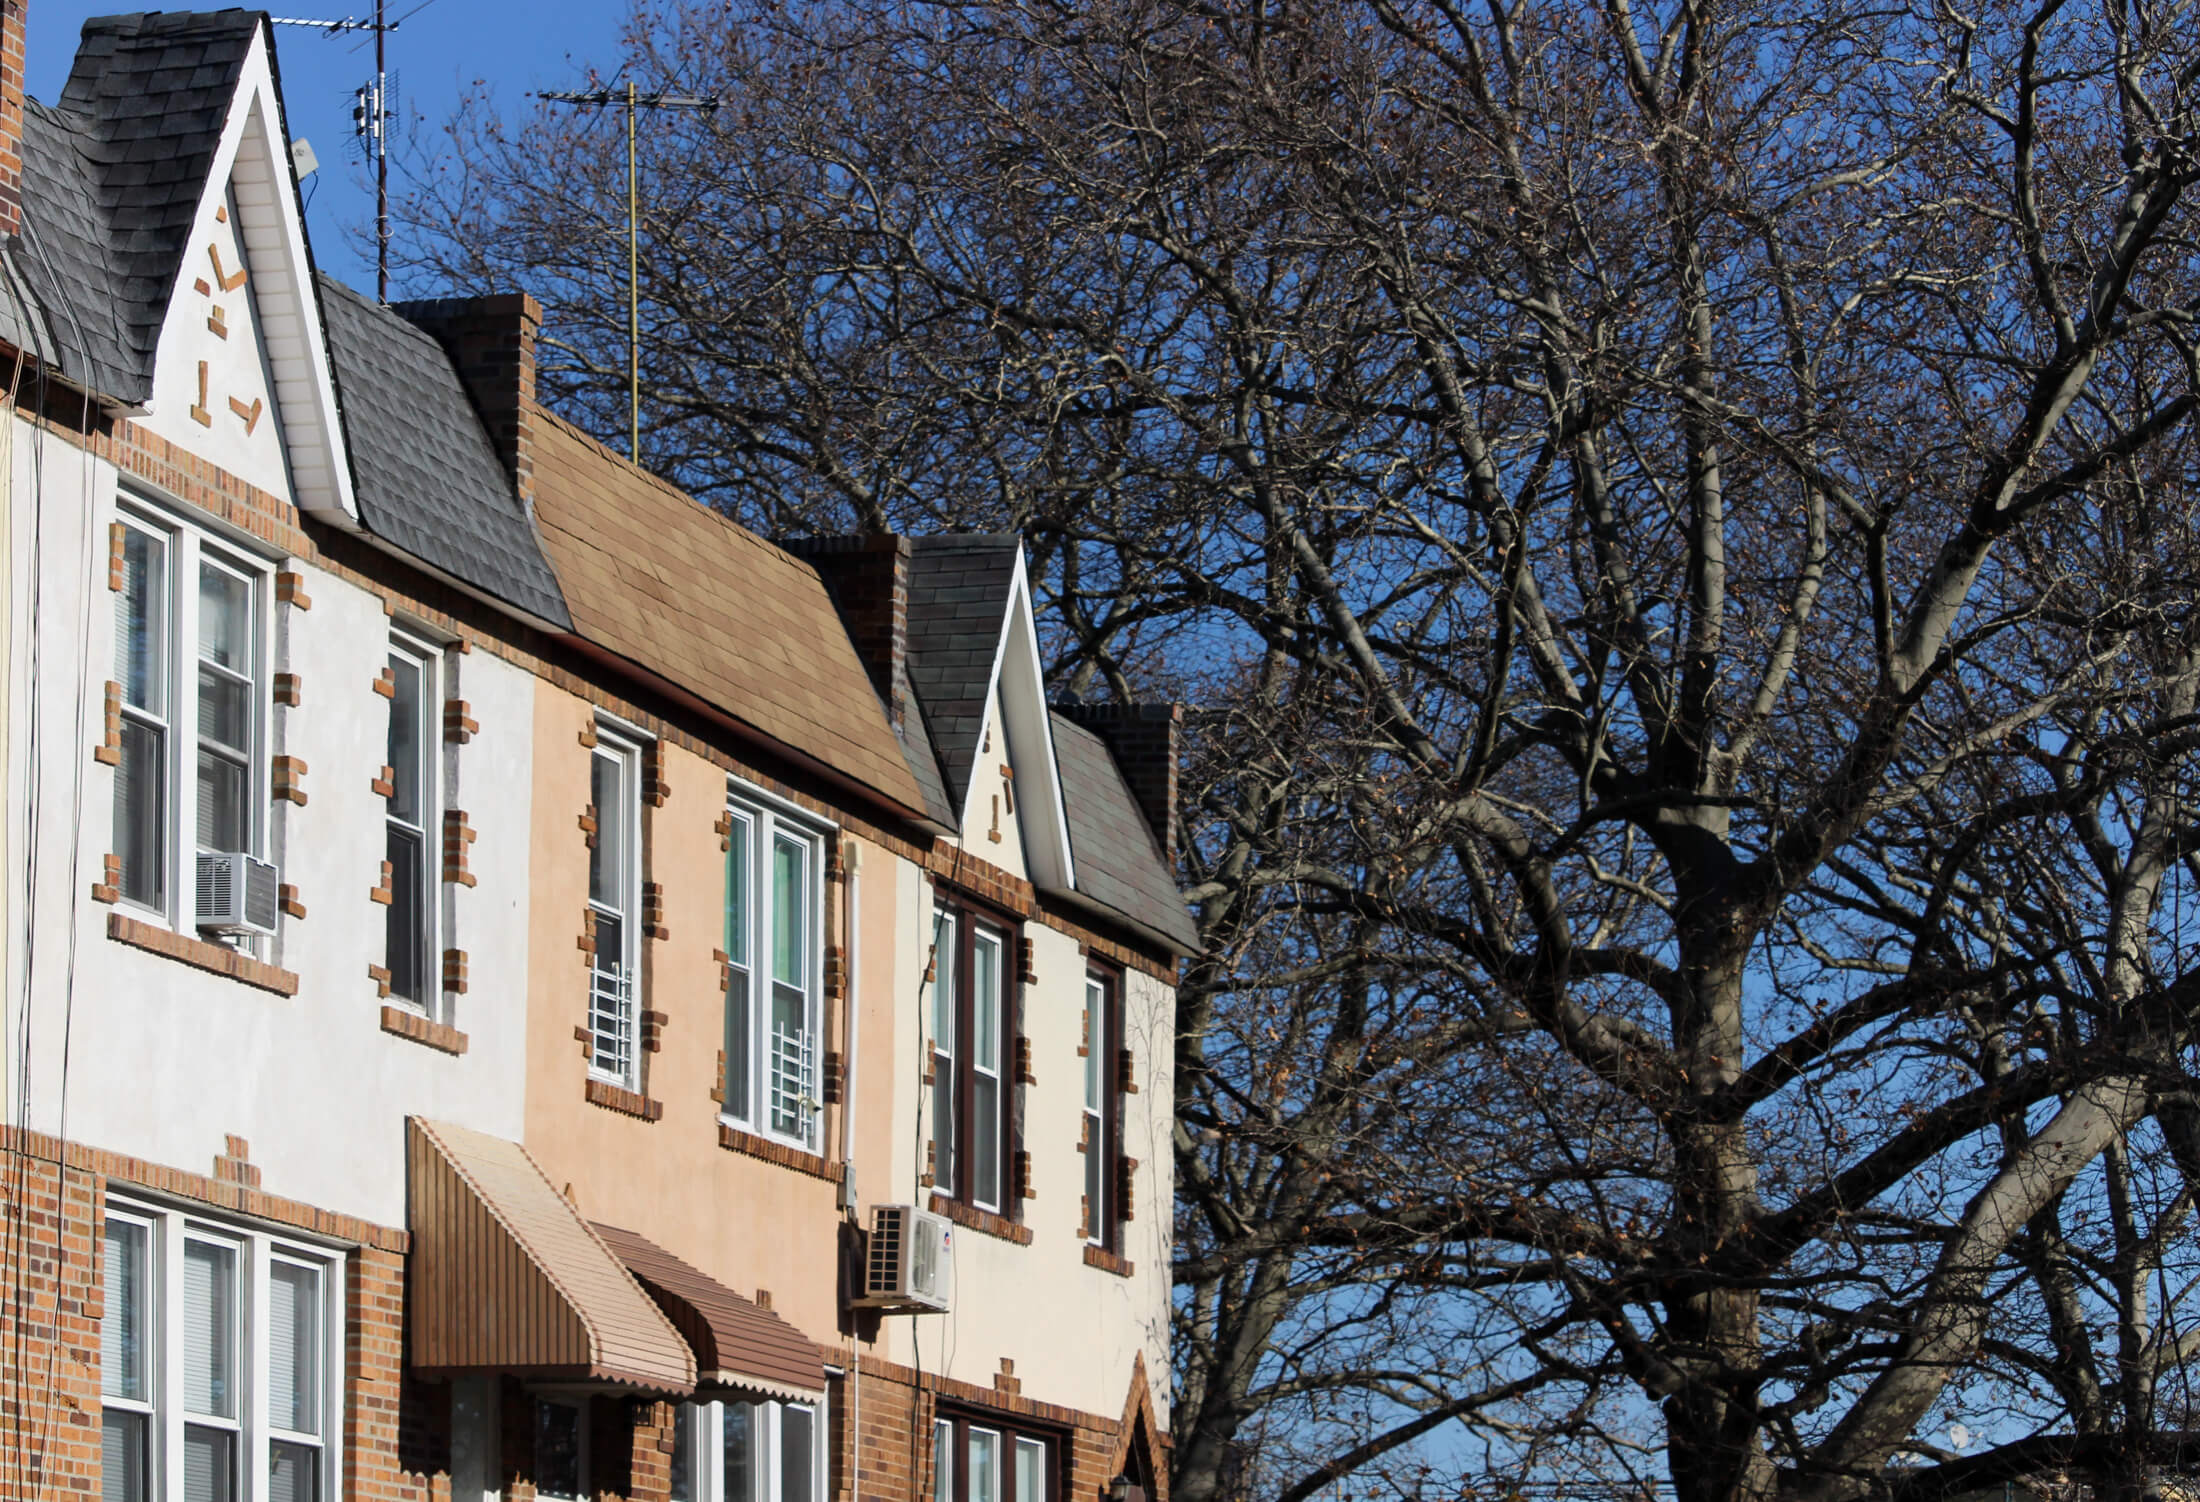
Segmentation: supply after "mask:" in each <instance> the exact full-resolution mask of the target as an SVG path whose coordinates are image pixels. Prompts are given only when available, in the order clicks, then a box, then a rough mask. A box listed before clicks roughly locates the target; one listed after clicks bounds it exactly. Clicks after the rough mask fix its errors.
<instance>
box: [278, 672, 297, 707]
mask: <svg viewBox="0 0 2200 1502" xmlns="http://www.w3.org/2000/svg"><path fill="white" fill-rule="evenodd" d="M302 692H303V685H302V682H301V680H300V679H299V677H298V675H297V674H296V673H277V674H276V675H275V702H276V703H277V704H280V705H282V706H283V707H284V708H286V709H296V708H297V707H298V700H299V697H300V695H301V694H302Z"/></svg>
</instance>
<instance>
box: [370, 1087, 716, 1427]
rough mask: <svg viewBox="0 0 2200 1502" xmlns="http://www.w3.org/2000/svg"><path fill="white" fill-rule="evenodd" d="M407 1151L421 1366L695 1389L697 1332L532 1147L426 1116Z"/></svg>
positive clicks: (682, 1391)
mask: <svg viewBox="0 0 2200 1502" xmlns="http://www.w3.org/2000/svg"><path fill="white" fill-rule="evenodd" d="M406 1159H407V1169H408V1172H409V1184H408V1195H407V1197H408V1201H409V1219H410V1222H411V1227H410V1229H411V1232H412V1254H411V1256H410V1257H409V1258H408V1260H407V1267H406V1310H405V1326H406V1331H405V1333H406V1338H407V1342H408V1346H409V1356H410V1360H411V1363H412V1366H413V1368H414V1369H415V1370H417V1371H421V1372H435V1373H442V1372H509V1373H511V1374H513V1375H515V1376H521V1377H527V1378H531V1379H534V1380H536V1381H551V1382H561V1383H584V1384H593V1383H602V1384H605V1385H607V1386H615V1387H622V1388H628V1389H639V1390H641V1391H643V1392H646V1393H653V1394H660V1395H664V1396H669V1397H685V1396H687V1395H688V1394H689V1393H692V1392H693V1391H694V1390H695V1355H694V1353H693V1352H692V1351H690V1350H689V1349H688V1346H687V1342H686V1341H685V1340H683V1339H682V1338H681V1336H680V1332H679V1331H678V1330H676V1329H674V1328H673V1325H672V1322H671V1321H670V1320H668V1319H666V1318H665V1316H664V1314H663V1313H662V1312H661V1311H660V1310H659V1309H658V1307H657V1305H656V1304H655V1303H654V1302H653V1301H652V1300H651V1299H650V1297H649V1295H647V1294H645V1293H644V1292H643V1291H642V1289H641V1287H640V1285H639V1284H637V1283H636V1282H635V1281H634V1277H633V1275H632V1274H630V1273H629V1272H628V1271H627V1270H626V1265H625V1263H623V1262H622V1261H620V1259H619V1258H618V1257H617V1256H615V1255H614V1254H613V1253H612V1251H611V1249H610V1248H609V1247H607V1246H605V1245H604V1243H603V1240H602V1238H601V1237H599V1236H597V1235H596V1233H595V1231H594V1230H592V1229H591V1228H590V1227H589V1224H588V1222H587V1221H585V1220H583V1219H582V1218H581V1215H580V1212H579V1211H577V1210H575V1209H574V1208H573V1206H572V1205H571V1204H570V1203H568V1202H567V1201H566V1199H565V1198H564V1196H562V1195H560V1194H559V1193H558V1191H557V1190H556V1189H554V1188H552V1187H551V1184H550V1180H549V1178H548V1177H547V1176H546V1175H545V1174H544V1173H543V1171H542V1168H541V1167H540V1165H538V1164H537V1163H536V1162H535V1160H534V1158H533V1157H532V1156H531V1155H529V1153H528V1151H527V1149H526V1148H524V1147H521V1146H520V1145H519V1144H518V1143H516V1142H507V1141H505V1140H504V1139H503V1138H501V1137H490V1136H486V1135H484V1134H482V1133H480V1132H476V1131H472V1130H469V1129H468V1128H466V1127H459V1126H452V1125H450V1124H449V1123H447V1122H438V1121H423V1120H422V1119H420V1118H419V1117H417V1116H415V1117H413V1118H411V1121H410V1128H409V1132H408V1138H407V1142H406Z"/></svg>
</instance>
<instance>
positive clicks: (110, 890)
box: [92, 855, 122, 903]
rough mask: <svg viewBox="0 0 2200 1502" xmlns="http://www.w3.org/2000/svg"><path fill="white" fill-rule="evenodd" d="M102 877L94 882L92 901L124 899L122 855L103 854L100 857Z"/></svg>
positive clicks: (112, 901) (109, 901) (117, 900)
mask: <svg viewBox="0 0 2200 1502" xmlns="http://www.w3.org/2000/svg"><path fill="white" fill-rule="evenodd" d="M99 867H100V874H101V879H100V880H99V881H96V882H94V883H92V901H94V902H107V903H114V902H120V901H121V900H122V857H121V856H119V855H103V856H101V857H100V858H99Z"/></svg>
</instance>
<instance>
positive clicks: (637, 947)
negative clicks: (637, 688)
mask: <svg viewBox="0 0 2200 1502" xmlns="http://www.w3.org/2000/svg"><path fill="white" fill-rule="evenodd" d="M642 746H643V743H642V742H641V741H639V740H637V739H635V738H633V737H632V736H629V735H627V734H624V733H622V732H620V731H618V730H615V729H613V728H612V727H610V726H608V725H606V724H604V723H603V722H601V721H599V722H598V723H597V725H596V745H595V748H594V749H593V750H592V751H590V752H589V757H590V760H589V764H588V765H589V797H590V801H591V802H593V801H594V799H595V781H596V777H595V771H596V767H597V765H598V764H599V763H601V762H605V761H609V762H612V763H614V764H616V765H617V767H618V768H619V775H620V778H621V782H620V785H619V808H618V809H617V811H616V817H617V818H618V819H619V821H620V822H621V826H622V827H621V830H620V833H621V835H622V839H621V842H620V843H621V848H620V849H619V850H617V851H616V852H615V857H616V859H617V860H618V863H619V869H618V870H617V871H616V872H614V873H613V876H614V877H615V879H616V881H617V887H616V888H615V890H614V892H613V894H612V897H611V898H609V899H603V898H599V897H598V896H597V895H596V892H595V884H594V865H595V862H594V860H593V859H592V860H591V862H590V866H591V873H590V885H589V893H588V906H589V909H590V911H592V912H594V913H595V914H596V920H597V921H596V952H595V953H594V954H593V955H592V956H590V962H589V967H588V1034H589V1048H588V1072H589V1074H590V1076H592V1077H593V1078H595V1079H599V1080H604V1081H606V1082H608V1083H610V1084H613V1085H617V1086H618V1087H619V1088H620V1089H622V1090H639V1089H640V1088H641V1074H642V1027H641V1016H642V998H641V989H642V987H641V968H642V967H641V955H642V944H641V939H642V935H641V927H642ZM611 817H613V811H612V810H610V809H606V808H603V807H601V806H599V807H598V808H597V809H596V839H597V841H598V845H597V851H596V854H598V855H600V854H601V852H602V847H603V842H604V841H605V839H606V834H607V822H608V820H609V819H610V818H611ZM606 918H609V919H610V920H612V923H613V924H614V925H615V929H614V930H613V931H614V932H615V934H616V942H615V945H614V946H613V947H615V948H616V950H617V953H615V954H607V953H606V952H605V950H606V945H605V938H606V932H605V924H604V921H603V920H604V919H606ZM606 1041H608V1042H609V1043H610V1044H611V1045H612V1046H611V1048H610V1050H609V1052H610V1053H611V1055H612V1057H611V1059H610V1061H609V1062H608V1063H607V1062H606V1061H605V1058H604V1054H605V1052H606V1049H605V1048H604V1046H603V1044H604V1043H605V1042H606Z"/></svg>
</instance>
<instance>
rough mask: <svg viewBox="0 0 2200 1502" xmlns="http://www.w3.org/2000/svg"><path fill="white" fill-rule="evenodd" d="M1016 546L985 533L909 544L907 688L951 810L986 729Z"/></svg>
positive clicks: (966, 785)
mask: <svg viewBox="0 0 2200 1502" xmlns="http://www.w3.org/2000/svg"><path fill="white" fill-rule="evenodd" d="M1021 547H1022V544H1021V543H1019V542H1018V541H1017V539H1016V538H1015V537H1014V536H1013V535H1001V534H990V533H974V534H968V535H960V536H950V537H918V538H913V539H911V551H910V557H909V683H910V687H911V688H912V689H913V690H914V691H915V693H916V697H917V702H918V704H919V705H920V706H921V708H922V711H923V716H924V723H925V728H926V729H928V730H929V731H930V732H931V737H932V748H933V751H934V752H935V753H936V755H937V758H938V769H939V776H940V780H941V782H942V784H943V785H944V787H945V791H946V794H947V800H948V805H949V806H950V807H951V808H954V809H956V810H958V811H959V810H960V809H961V808H962V806H963V802H964V797H965V795H966V794H967V792H968V791H969V788H970V771H971V767H972V766H973V765H974V764H975V763H976V761H977V758H978V737H979V736H980V735H981V734H982V733H983V732H984V729H985V699H986V692H987V690H988V689H989V688H990V687H991V686H992V675H993V654H994V651H995V649H996V648H997V647H998V646H999V643H1000V640H1001V632H1002V629H1003V627H1004V625H1005V624H1006V622H1007V620H1008V592H1009V586H1010V584H1011V583H1012V582H1013V581H1014V579H1015V576H1016V559H1017V556H1018V553H1019V551H1020V549H1021ZM950 822H952V821H950Z"/></svg>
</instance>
